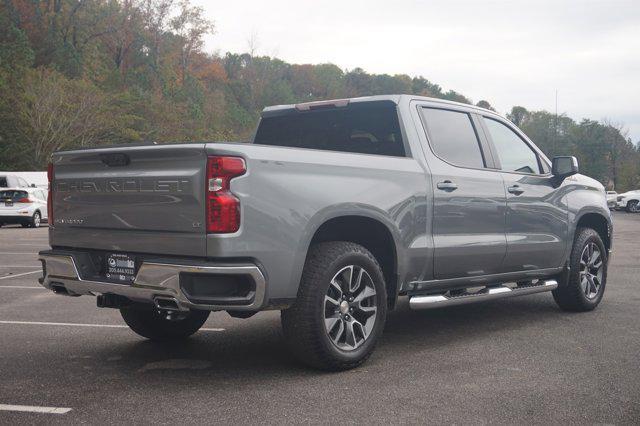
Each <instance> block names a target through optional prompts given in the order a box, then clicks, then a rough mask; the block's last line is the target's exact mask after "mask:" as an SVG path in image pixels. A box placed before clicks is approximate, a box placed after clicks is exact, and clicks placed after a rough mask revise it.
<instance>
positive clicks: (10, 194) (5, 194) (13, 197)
mask: <svg viewBox="0 0 640 426" xmlns="http://www.w3.org/2000/svg"><path fill="white" fill-rule="evenodd" d="M28 197H29V194H27V192H26V191H14V190H7V191H0V200H2V201H8V200H10V201H17V200H19V199H20V198H28Z"/></svg>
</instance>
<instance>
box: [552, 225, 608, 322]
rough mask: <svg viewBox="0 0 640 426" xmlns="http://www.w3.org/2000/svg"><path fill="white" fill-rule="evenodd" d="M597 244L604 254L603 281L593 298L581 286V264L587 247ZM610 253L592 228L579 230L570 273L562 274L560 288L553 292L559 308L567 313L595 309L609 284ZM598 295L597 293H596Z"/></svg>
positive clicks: (570, 262)
mask: <svg viewBox="0 0 640 426" xmlns="http://www.w3.org/2000/svg"><path fill="white" fill-rule="evenodd" d="M590 243H595V245H596V246H597V247H598V248H599V250H600V253H601V254H602V279H601V280H600V285H599V287H598V290H597V294H595V296H593V297H591V298H590V297H587V295H586V292H585V289H584V288H583V287H582V285H581V272H580V271H581V262H580V259H581V257H582V255H583V251H584V250H585V247H586V246H587V245H588V244H590ZM608 261H609V259H608V253H607V251H606V249H605V246H604V243H603V242H602V239H601V238H600V235H598V233H597V232H596V231H595V230H593V229H591V228H578V229H577V230H576V235H575V238H574V240H573V248H572V249H571V257H570V259H569V268H570V270H569V272H568V273H565V274H562V276H561V277H559V279H558V288H557V289H555V290H554V291H553V298H554V299H555V301H556V303H557V304H558V306H560V308H561V309H563V310H565V311H572V312H585V311H591V310H593V309H595V308H596V307H597V306H598V304H600V301H601V300H602V297H603V296H604V290H605V287H606V284H607V266H608ZM594 293H596V292H594Z"/></svg>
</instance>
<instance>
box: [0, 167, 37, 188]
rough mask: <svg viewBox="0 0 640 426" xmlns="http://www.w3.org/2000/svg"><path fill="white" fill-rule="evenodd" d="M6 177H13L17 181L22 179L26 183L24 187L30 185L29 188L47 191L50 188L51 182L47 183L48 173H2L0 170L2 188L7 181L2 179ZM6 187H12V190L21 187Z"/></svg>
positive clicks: (16, 185) (14, 185)
mask: <svg viewBox="0 0 640 426" xmlns="http://www.w3.org/2000/svg"><path fill="white" fill-rule="evenodd" d="M5 175H11V176H12V177H14V178H16V179H22V180H23V181H24V183H23V185H22V187H24V184H26V183H28V185H27V186H28V187H31V188H41V189H44V190H45V191H46V190H47V189H49V188H48V186H49V182H48V181H47V172H46V171H44V172H37V171H30V172H19V171H9V172H8V171H2V170H0V187H1V184H2V182H6V181H5V180H3V179H2V177H3V176H5ZM6 187H12V188H16V187H19V185H18V184H17V183H16V184H13V185H7V186H6Z"/></svg>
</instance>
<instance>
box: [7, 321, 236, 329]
mask: <svg viewBox="0 0 640 426" xmlns="http://www.w3.org/2000/svg"><path fill="white" fill-rule="evenodd" d="M0 324H17V325H58V326H68V327H96V328H129V326H127V325H116V324H80V323H74V322H41V321H0ZM200 331H224V328H201V329H200Z"/></svg>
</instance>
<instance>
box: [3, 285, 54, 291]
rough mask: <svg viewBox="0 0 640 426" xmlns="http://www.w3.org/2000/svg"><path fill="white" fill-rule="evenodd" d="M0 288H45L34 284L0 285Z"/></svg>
mask: <svg viewBox="0 0 640 426" xmlns="http://www.w3.org/2000/svg"><path fill="white" fill-rule="evenodd" d="M0 288H35V289H41V290H46V288H44V287H40V286H35V285H0Z"/></svg>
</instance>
